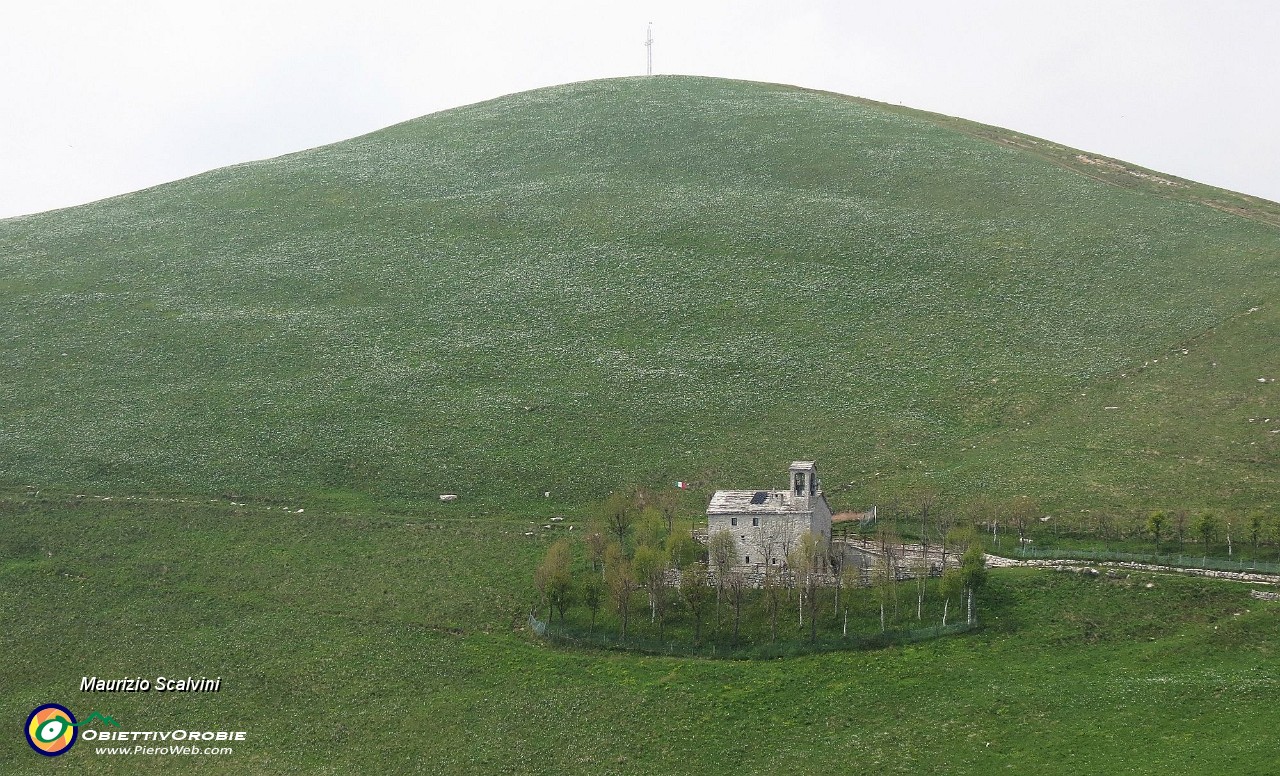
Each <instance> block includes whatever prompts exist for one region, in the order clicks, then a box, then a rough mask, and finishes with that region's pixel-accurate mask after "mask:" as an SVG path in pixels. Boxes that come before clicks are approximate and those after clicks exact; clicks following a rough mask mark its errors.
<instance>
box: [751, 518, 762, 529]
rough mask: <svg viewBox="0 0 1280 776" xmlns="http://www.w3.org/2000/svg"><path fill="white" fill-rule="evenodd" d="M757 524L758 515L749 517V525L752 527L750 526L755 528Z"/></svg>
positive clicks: (758, 521) (758, 520)
mask: <svg viewBox="0 0 1280 776" xmlns="http://www.w3.org/2000/svg"><path fill="white" fill-rule="evenodd" d="M759 525H760V518H758V517H753V518H751V527H752V528H755V527H757V526H759Z"/></svg>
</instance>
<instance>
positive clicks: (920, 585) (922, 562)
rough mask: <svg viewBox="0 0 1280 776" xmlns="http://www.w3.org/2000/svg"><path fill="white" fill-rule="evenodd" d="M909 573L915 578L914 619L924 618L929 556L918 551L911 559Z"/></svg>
mask: <svg viewBox="0 0 1280 776" xmlns="http://www.w3.org/2000/svg"><path fill="white" fill-rule="evenodd" d="M911 575H912V576H914V577H915V578H916V620H917V621H920V620H923V619H924V590H925V585H926V584H927V583H928V581H929V556H928V555H927V554H925V553H923V552H922V553H920V554H918V555H916V556H914V557H913V558H912V559H911Z"/></svg>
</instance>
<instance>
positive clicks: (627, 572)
mask: <svg viewBox="0 0 1280 776" xmlns="http://www.w3.org/2000/svg"><path fill="white" fill-rule="evenodd" d="M604 583H605V586H606V587H607V588H608V589H609V599H610V600H611V601H612V602H613V607H614V609H616V610H617V612H618V621H619V624H620V625H621V627H622V631H621V637H622V639H623V640H624V641H625V640H626V638H627V624H628V622H629V621H630V619H631V598H632V596H633V594H634V593H635V590H636V582H635V578H634V577H633V576H632V571H631V561H629V560H628V559H627V556H626V555H624V554H623V553H622V547H621V545H619V544H617V543H614V544H610V545H609V549H608V550H606V551H605V561H604Z"/></svg>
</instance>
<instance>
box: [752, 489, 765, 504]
mask: <svg viewBox="0 0 1280 776" xmlns="http://www.w3.org/2000/svg"><path fill="white" fill-rule="evenodd" d="M767 498H769V491H767V490H757V491H756V494H755V495H754V496H752V497H751V503H752V504H763V503H764V500H765V499H767Z"/></svg>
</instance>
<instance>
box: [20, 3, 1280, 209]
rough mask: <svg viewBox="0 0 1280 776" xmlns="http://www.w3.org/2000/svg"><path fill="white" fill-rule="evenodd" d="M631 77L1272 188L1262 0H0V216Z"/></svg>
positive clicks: (1274, 66) (1229, 184) (1273, 78)
mask: <svg viewBox="0 0 1280 776" xmlns="http://www.w3.org/2000/svg"><path fill="white" fill-rule="evenodd" d="M650 21H652V22H653V31H654V33H653V34H654V39H655V44H654V72H656V73H682V74H696V75H713V76H725V77H731V78H744V79H751V80H759V81H773V82H780V83H790V84H797V85H800V86H806V87H812V88H819V89H828V90H831V91H836V92H843V93H846V94H855V95H860V96H863V97H870V98H872V99H877V100H884V101H887V102H900V103H903V104H905V105H910V106H913V107H917V108H924V109H927V110H932V111H938V112H941V113H947V114H951V115H955V116H963V117H965V118H969V119H974V120H977V121H982V122H986V123H989V124H997V125H1000V126H1004V127H1008V128H1010V129H1015V130H1019V131H1022V132H1027V133H1030V134H1033V135H1039V136H1041V137H1045V138H1049V139H1051V140H1056V141H1059V142H1062V143H1066V144H1068V145H1072V146H1076V147H1079V148H1083V149H1085V150H1089V151H1095V152H1099V153H1102V154H1106V155H1109V156H1114V157H1118V158H1121V159H1126V160H1129V161H1131V162H1135V163H1138V164H1141V165H1144V166H1147V167H1152V168H1155V169H1157V170H1162V171H1165V172H1170V173H1173V174H1176V175H1180V176H1183V177H1186V178H1192V179H1195V180H1200V181H1203V182H1206V183H1212V184H1215V185H1218V186H1223V187H1226V188H1231V189H1235V190H1238V191H1243V192H1247V193H1250V194H1256V195H1259V196H1263V197H1267V198H1269V199H1275V200H1280V100H1277V96H1278V94H1280V89H1278V88H1277V87H1280V3H1276V2H1273V1H1272V0H1215V2H1204V1H1203V0H1194V1H1191V0H1165V1H1163V2H1157V1H1156V0H1060V1H1059V2H1054V3H1036V2H1027V0H970V1H969V2H955V0H928V1H927V2H926V1H922V2H875V3H871V2H858V1H857V0H844V1H843V2H840V1H834V0H833V1H832V2H803V1H797V0H793V1H792V2H772V1H769V2H765V1H759V2H752V1H751V0H734V1H733V2H697V1H696V0H654V1H653V2H629V1H628V0H620V1H619V2H600V0H591V1H589V2H587V1H581V2H580V1H577V0H574V1H572V2H570V1H564V2H536V3H531V2H486V0H469V1H468V2H459V3H432V2H389V1H388V2H378V1H377V0H367V1H366V2H359V3H357V2H354V1H352V2H328V1H326V0H307V2H271V0H252V1H251V2H241V1H240V0H224V1H222V2H201V1H200V0H179V1H177V2H175V1H173V0H164V1H163V2H153V1H150V0H120V1H116V0H85V1H83V2H69V1H63V2H59V1H58V0H42V1H41V2H30V3H17V2H6V3H3V4H0V84H2V85H3V99H2V102H0V105H2V106H3V108H0V111H2V112H0V217H7V216H13V215H18V214H23V213H31V212H36V211H40V210H47V209H50V208H56V207H65V206H68V205H74V204H79V203H82V202H88V201H92V200H95V199H100V198H102V197H107V196H111V195H114V194H121V193H124V192H127V191H133V190H136V189H139V188H144V187H147V186H151V185H154V184H157V183H161V182H164V181H168V180H174V179H177V178H182V177H185V176H188V175H192V174H195V173H198V172H202V171H204V170H209V169H213V168H216V167H221V166H224V165H227V164H233V163H236V162H242V161H247V160H250V159H261V158H265V157H270V156H276V155H279V154H283V153H289V152H291V151H297V150H301V149H303V148H309V147H312V146H316V145H323V144H325V143H329V142H333V141H336V140H341V139H344V138H347V137H352V136H354V135H359V134H363V133H365V132H369V131H372V130H375V129H378V128H380V127H384V126H387V125H389V124H393V123H396V122H399V121H403V120H405V119H409V118H412V117H414V116H419V115H422V114H425V113H431V112H434V111H437V110H441V109H444V108H449V107H453V106H457V105H463V104H466V103H470V102H476V101H479V100H485V99H489V98H492V97H497V96H499V95H502V94H509V93H511V92H518V91H523V90H526V89H532V88H536V87H540V86H549V85H552V84H557V83H564V82H569V81H581V80H586V79H591V78H604V77H611V76H619V75H639V74H643V73H644V67H645V50H644V36H645V25H646V23H647V22H650Z"/></svg>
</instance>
